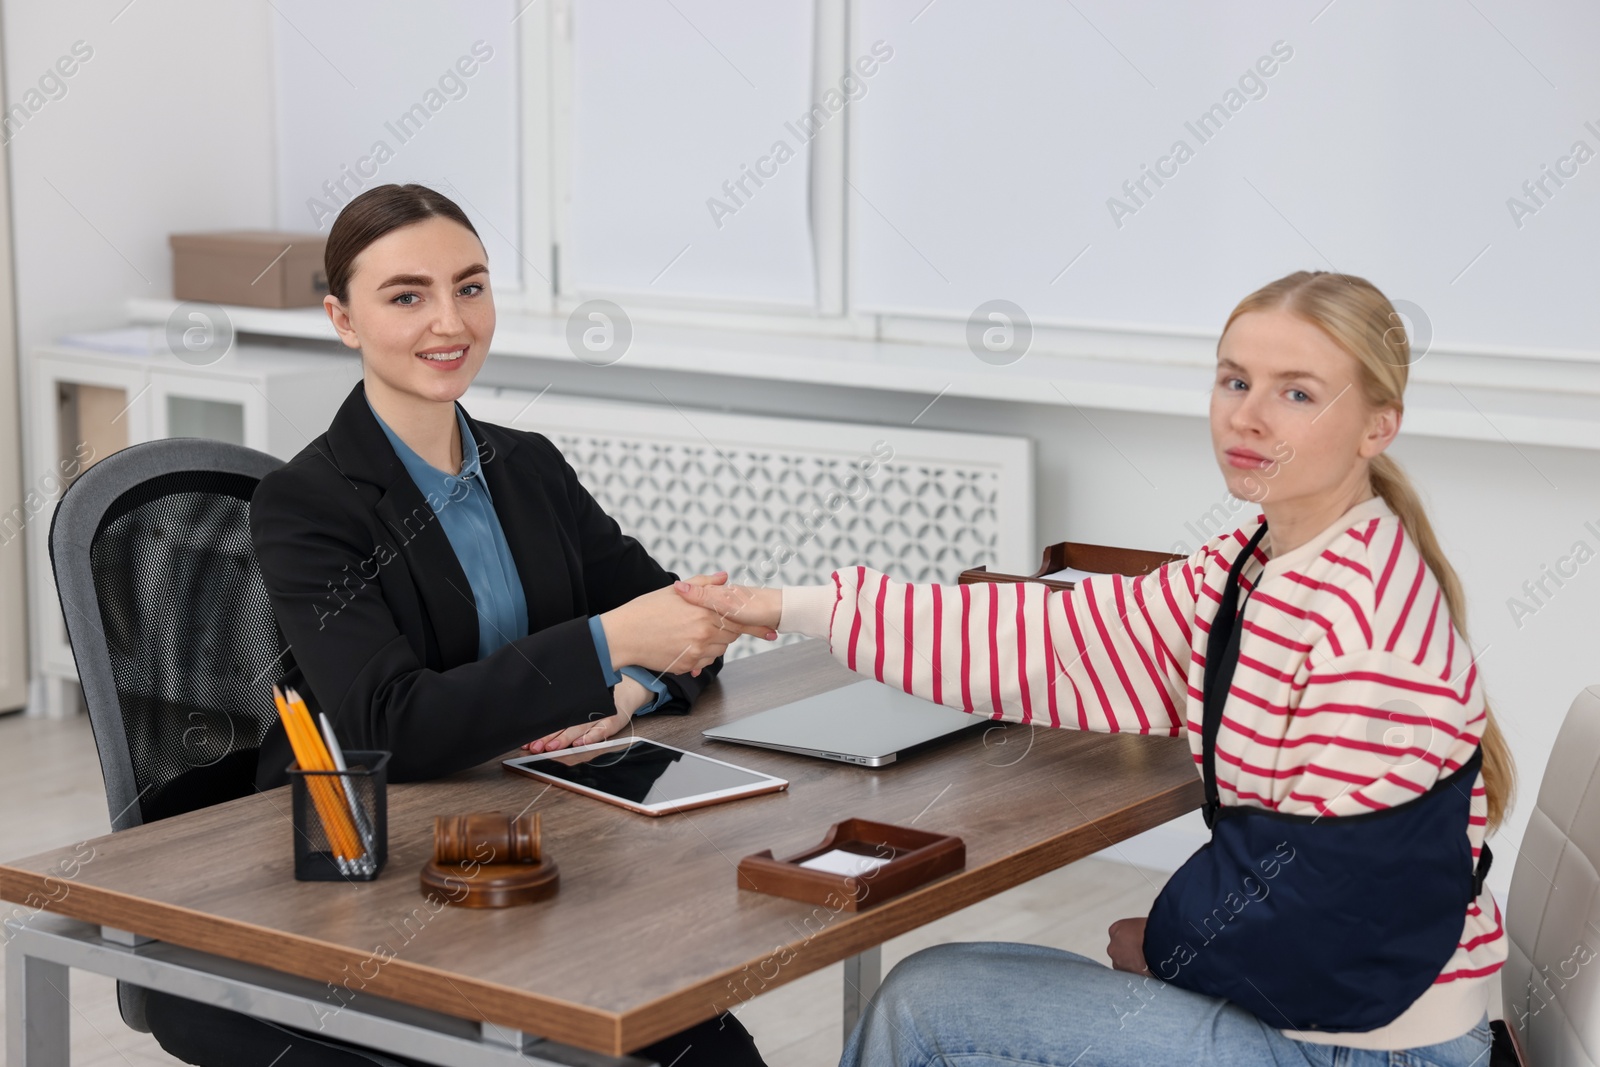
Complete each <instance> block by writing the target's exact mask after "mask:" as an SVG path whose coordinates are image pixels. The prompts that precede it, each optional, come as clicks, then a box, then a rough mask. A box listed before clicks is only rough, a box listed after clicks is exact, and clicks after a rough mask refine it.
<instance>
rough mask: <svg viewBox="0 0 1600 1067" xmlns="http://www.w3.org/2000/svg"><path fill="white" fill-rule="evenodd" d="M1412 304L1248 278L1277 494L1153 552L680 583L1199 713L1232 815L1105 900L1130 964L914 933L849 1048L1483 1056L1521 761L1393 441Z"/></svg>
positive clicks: (970, 698)
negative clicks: (1105, 568) (954, 581)
mask: <svg viewBox="0 0 1600 1067" xmlns="http://www.w3.org/2000/svg"><path fill="white" fill-rule="evenodd" d="M1399 323H1400V320H1399V317H1398V316H1397V315H1396V314H1395V312H1394V308H1393V307H1392V306H1391V304H1390V302H1389V301H1388V300H1387V299H1386V298H1385V297H1384V296H1383V294H1382V293H1380V292H1379V291H1378V290H1377V289H1376V288H1374V287H1373V286H1372V285H1371V284H1370V283H1368V282H1367V281H1365V280H1364V279H1361V278H1357V277H1352V276H1348V275H1340V274H1332V273H1326V272H1315V273H1306V272H1301V273H1297V274H1292V275H1289V276H1288V277H1285V278H1282V279H1279V280H1278V281H1276V282H1273V283H1272V284H1270V285H1267V286H1265V287H1264V288H1262V289H1260V290H1258V291H1257V292H1254V293H1252V294H1250V295H1249V296H1248V297H1246V298H1245V299H1244V300H1243V301H1241V302H1240V304H1239V306H1238V307H1236V308H1235V309H1234V311H1233V313H1232V314H1231V315H1230V316H1229V317H1228V321H1227V323H1226V325H1225V326H1224V328H1223V332H1222V337H1221V339H1220V341H1219V343H1218V348H1217V373H1216V381H1215V386H1214V389H1213V393H1212V400H1211V439H1212V448H1213V450H1214V452H1215V455H1216V459H1217V462H1218V464H1219V465H1220V467H1221V469H1222V473H1223V477H1224V478H1225V479H1226V481H1227V484H1228V489H1229V491H1230V492H1231V493H1232V494H1233V495H1234V496H1236V497H1239V498H1241V499H1247V498H1248V499H1258V502H1259V505H1260V508H1259V510H1260V514H1258V515H1257V516H1256V518H1255V519H1254V520H1253V521H1251V522H1249V523H1246V524H1245V525H1243V526H1241V527H1240V528H1239V529H1237V530H1234V531H1232V532H1231V533H1227V534H1223V535H1219V536H1218V537H1215V538H1213V539H1212V540H1211V541H1210V542H1208V543H1207V544H1205V545H1203V546H1201V548H1200V549H1199V551H1197V552H1195V553H1194V555H1192V556H1190V557H1189V558H1187V559H1184V560H1181V561H1178V562H1174V563H1172V564H1170V565H1168V566H1166V567H1165V568H1162V569H1160V570H1157V571H1155V572H1153V573H1151V574H1148V575H1144V576H1140V577H1126V576H1121V575H1108V576H1104V577H1094V578H1090V579H1087V580H1085V581H1083V582H1080V583H1079V584H1078V585H1077V586H1076V588H1074V589H1073V590H1072V591H1070V592H1053V591H1048V590H1045V589H1043V588H1041V587H1039V586H1037V585H1028V584H1017V585H973V586H959V587H956V586H936V585H908V584H904V583H901V582H897V581H894V580H892V579H890V578H888V577H887V576H885V575H884V574H882V573H880V572H878V571H875V570H872V569H870V568H866V567H855V568H851V569H848V570H841V571H836V572H834V574H833V576H832V582H831V583H830V584H828V585H823V586H810V587H787V588H784V589H782V590H781V591H780V590H777V589H747V588H740V587H731V586H723V587H713V586H693V585H690V584H688V583H681V582H680V583H678V585H677V588H678V591H679V593H680V594H681V595H682V596H684V597H685V598H686V599H688V600H689V601H690V602H692V603H696V604H699V605H702V606H706V607H711V608H714V609H716V610H719V611H723V612H726V613H728V614H730V615H731V616H732V617H733V618H735V619H736V620H738V621H740V622H742V623H745V624H754V625H775V626H776V627H777V628H778V629H779V630H780V631H789V632H799V633H805V634H809V635H812V636H815V637H819V638H825V639H827V640H828V642H829V647H830V648H831V650H832V652H833V655H834V656H835V657H836V658H837V659H839V660H840V661H841V662H843V663H844V664H845V665H846V666H849V667H850V668H851V669H853V670H856V671H860V672H862V673H865V674H868V675H871V676H874V677H876V678H877V679H878V680H880V681H882V682H885V683H887V684H891V685H896V686H901V687H903V688H904V689H906V690H907V691H909V692H911V693H914V694H915V695H917V696H921V697H924V698H926V699H928V700H931V701H935V702H938V703H942V704H947V705H950V706H952V707H959V708H963V709H964V710H967V711H971V712H974V713H978V714H984V715H988V716H992V717H994V718H997V719H1005V720H1009V721H1015V722H1025V723H1026V722H1033V723H1039V724H1045V725H1050V726H1060V727H1065V728H1077V729H1084V730H1101V731H1132V732H1138V733H1148V734H1156V735H1160V736H1173V735H1181V734H1187V736H1188V738H1189V744H1190V748H1191V750H1192V751H1193V753H1194V758H1195V763H1196V768H1197V770H1198V771H1199V772H1200V773H1201V775H1202V777H1203V778H1204V779H1205V782H1206V793H1207V798H1208V802H1207V805H1206V812H1205V814H1206V817H1207V823H1208V825H1210V826H1211V828H1212V840H1211V842H1210V843H1208V844H1207V845H1206V846H1205V847H1203V848H1202V849H1200V850H1199V851H1198V852H1196V854H1195V855H1194V856H1193V857H1192V858H1191V859H1190V860H1189V861H1188V862H1187V863H1186V864H1185V865H1184V866H1183V868H1182V869H1180V870H1179V871H1178V872H1177V873H1175V874H1174V875H1173V877H1172V879H1171V880H1170V881H1169V882H1168V884H1167V885H1166V887H1165V888H1164V889H1163V890H1162V893H1161V895H1160V897H1159V899H1158V900H1157V902H1156V905H1155V907H1154V908H1153V909H1152V910H1151V913H1150V914H1149V915H1148V916H1146V917H1144V918H1135V919H1124V920H1121V921H1119V922H1117V923H1116V924H1114V925H1113V926H1112V927H1111V931H1110V945H1109V947H1108V950H1107V952H1108V955H1109V956H1110V958H1111V961H1112V964H1113V966H1114V967H1115V968H1116V969H1115V970H1112V969H1108V968H1106V967H1105V966H1103V965H1102V964H1099V963H1097V962H1094V961H1092V960H1089V959H1087V958H1085V957H1082V956H1078V955H1075V954H1073V953H1069V952H1061V951H1057V950H1055V949H1048V948H1043V947H1039V946H1030V945H1011V944H954V945H942V946H939V947H937V948H933V949H929V950H927V951H924V952H920V953H917V954H916V955H914V956H912V957H910V958H909V959H907V960H905V961H904V962H902V963H901V964H900V965H899V966H898V967H896V968H895V969H894V971H893V972H892V973H891V974H890V975H889V977H888V979H887V980H886V981H885V983H884V985H883V987H882V988H881V989H880V991H879V993H878V995H877V997H876V998H875V1000H874V1002H873V1006H872V1009H871V1010H870V1011H869V1012H868V1013H867V1014H866V1016H865V1017H864V1018H863V1019H862V1022H861V1025H860V1026H859V1027H858V1028H857V1029H856V1032H855V1034H854V1036H853V1037H852V1039H851V1041H850V1043H849V1046H848V1047H847V1048H846V1050H845V1055H844V1060H843V1062H844V1063H845V1064H857V1063H871V1064H875V1065H877V1064H889V1063H895V1064H923V1063H944V1062H960V1063H962V1064H964V1065H976V1064H987V1063H1018V1062H1025V1063H1036V1064H1062V1065H1065V1064H1077V1065H1079V1067H1089V1065H1091V1064H1151V1063H1176V1062H1185V1063H1195V1064H1332V1063H1339V1064H1352V1065H1358V1064H1374V1065H1375V1064H1388V1063H1393V1062H1405V1063H1415V1064H1437V1065H1439V1067H1456V1065H1461V1067H1465V1065H1467V1064H1479V1065H1482V1064H1484V1063H1487V1061H1488V1048H1489V1030H1488V1023H1487V1015H1486V1011H1487V1007H1488V1001H1489V990H1490V982H1491V979H1492V976H1493V974H1494V972H1495V971H1497V970H1498V969H1499V968H1500V966H1501V965H1502V963H1503V962H1504V960H1505V956H1506V936H1505V932H1504V930H1503V928H1502V925H1501V921H1500V913H1499V909H1498V908H1497V907H1496V904H1495V901H1494V897H1493V895H1492V894H1491V893H1490V892H1489V891H1488V890H1487V889H1486V888H1485V887H1484V885H1483V875H1484V874H1485V873H1486V872H1487V868H1488V861H1489V858H1490V857H1489V852H1488V849H1487V848H1486V847H1485V846H1484V837H1485V835H1486V833H1487V831H1488V830H1489V829H1490V828H1492V827H1494V826H1495V825H1497V824H1498V822H1499V820H1500V819H1501V817H1502V816H1503V814H1504V812H1505V810H1506V808H1507V806H1508V804H1509V802H1510V797H1511V793H1512V788H1513V769H1512V763H1511V759H1510V755H1509V752H1508V750H1507V748H1506V745H1505V742H1504V740H1503V739H1502V737H1501V735H1500V732H1499V730H1498V729H1497V728H1496V726H1495V722H1494V717H1493V716H1492V714H1491V713H1490V711H1489V709H1488V706H1487V705H1486V703H1485V698H1484V694H1483V687H1482V683H1481V679H1480V678H1479V674H1478V670H1477V667H1476V666H1475V665H1474V663H1473V655H1472V651H1471V649H1470V647H1469V646H1468V643H1467V639H1466V634H1465V630H1464V626H1463V624H1464V620H1465V617H1466V616H1465V604H1464V601H1463V598H1462V593H1461V588H1460V583H1459V582H1458V581H1457V579H1456V575H1455V572H1454V571H1453V570H1452V569H1451V567H1450V564H1449V562H1448V561H1447V560H1446V559H1445V558H1444V556H1443V554H1442V553H1441V552H1440V550H1439V546H1438V543H1437V541H1436V539H1435V537H1434V534H1433V531H1432V529H1431V527H1430V526H1429V523H1428V519H1427V516H1426V515H1425V514H1424V512H1423V509H1422V506H1421V504H1420V503H1419V501H1418V498H1417V495H1416V493H1415V492H1414V491H1413V490H1412V488H1411V486H1410V484H1409V483H1408V481H1407V479H1406V477H1405V475H1404V474H1403V473H1402V472H1401V470H1400V468H1399V467H1398V466H1397V465H1396V463H1395V462H1394V460H1392V459H1391V458H1389V457H1388V456H1387V455H1386V454H1385V450H1386V449H1387V448H1388V447H1389V445H1390V444H1391V443H1392V442H1393V440H1394V438H1395V434H1396V433H1397V432H1398V431H1399V429H1400V421H1401V416H1402V413H1403V410H1404V399H1403V398H1404V393H1405V385H1406V376H1407V370H1408V365H1409V362H1410V351H1409V347H1408V342H1407V340H1406V337H1405V331H1404V330H1403V329H1402V328H1400V325H1399ZM1263 477H1266V478H1270V479H1271V482H1270V487H1269V490H1268V491H1267V492H1266V494H1265V495H1264V496H1261V495H1260V494H1259V486H1260V485H1261V481H1260V479H1261V478H1263ZM1241 602H1242V607H1241V606H1240V605H1241ZM1119 972H1121V973H1119Z"/></svg>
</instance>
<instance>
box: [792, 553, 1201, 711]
mask: <svg viewBox="0 0 1600 1067" xmlns="http://www.w3.org/2000/svg"><path fill="white" fill-rule="evenodd" d="M1203 559H1204V556H1203V554H1202V553H1196V554H1195V555H1194V556H1191V557H1190V558H1189V559H1186V560H1177V561H1174V562H1173V563H1170V564H1168V565H1166V566H1165V567H1162V568H1160V569H1159V570H1155V571H1152V572H1151V573H1149V574H1146V575H1140V576H1137V577H1129V576H1126V575H1120V574H1107V575H1098V576H1096V577H1093V578H1088V579H1085V580H1084V581H1082V582H1079V583H1078V584H1077V586H1076V587H1075V588H1073V589H1072V590H1070V591H1065V592H1063V591H1059V590H1053V589H1049V588H1046V587H1045V586H1043V585H1039V584H1037V583H1032V582H1020V583H1015V584H1004V585H1001V584H993V583H987V582H983V583H977V584H973V585H914V584H909V583H905V582H898V581H895V580H894V579H892V578H890V577H889V576H888V575H886V574H883V573H882V572H881V571H876V570H873V569H871V568H869V567H852V568H849V569H847V570H839V571H834V572H833V575H832V579H833V580H832V584H831V585H818V586H786V587H785V588H784V590H783V612H782V618H781V620H780V622H779V627H778V628H779V629H780V630H786V631H789V632H798V633H805V634H809V635H811V636H813V637H825V638H827V639H828V647H829V649H830V650H831V651H832V653H833V655H834V657H835V658H836V659H838V660H839V661H840V662H842V663H843V664H844V665H845V666H847V667H849V668H850V669H851V670H853V671H857V672H859V673H861V674H865V675H868V676H870V677H873V678H876V679H877V680H878V681H880V682H884V683H885V684H888V685H894V686H899V687H900V688H902V689H904V690H905V691H906V692H908V693H911V694H913V695H915V696H919V697H922V698H923V699H925V700H931V701H933V702H935V703H938V704H944V705H947V706H949V707H952V708H959V709H960V710H962V711H969V712H974V713H977V714H982V715H987V716H989V717H991V718H995V719H1004V720H1006V721H1009V722H1020V723H1033V722H1036V723H1039V724H1040V725H1048V726H1064V727H1069V728H1077V729H1083V730H1098V731H1102V732H1108V733H1109V732H1117V731H1125V732H1130V733H1151V734H1159V735H1163V736H1177V735H1178V734H1180V733H1181V732H1182V730H1183V723H1184V705H1185V701H1186V699H1187V695H1188V682H1187V679H1188V671H1189V659H1190V652H1191V641H1192V636H1193V628H1194V612H1195V598H1196V594H1197V593H1198V592H1199V590H1200V587H1201V582H1202V579H1201V574H1200V570H1199V568H1200V566H1201V564H1202V562H1203Z"/></svg>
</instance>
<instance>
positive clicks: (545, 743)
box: [522, 675, 655, 752]
mask: <svg viewBox="0 0 1600 1067" xmlns="http://www.w3.org/2000/svg"><path fill="white" fill-rule="evenodd" d="M653 699H655V694H654V693H652V692H651V691H650V690H648V689H646V688H645V687H644V686H642V685H640V684H639V683H638V682H636V681H634V680H633V679H632V678H629V677H628V676H627V675H623V676H622V681H620V682H618V683H617V684H616V685H615V686H613V687H612V690H611V702H612V704H613V706H615V708H616V709H617V713H616V714H615V715H607V716H606V717H605V718H603V719H598V720H596V721H595V722H586V723H581V724H579V725H577V726H569V727H567V728H566V729H565V730H557V731H556V732H555V733H553V734H546V735H545V736H544V737H541V738H539V740H537V741H529V742H528V743H527V744H525V745H523V746H522V748H523V751H525V752H555V751H557V750H558V749H563V748H572V747H574V746H577V745H592V744H595V743H596V742H599V741H604V740H605V739H606V738H608V737H612V736H615V735H616V734H617V733H619V732H621V730H622V729H623V727H625V726H627V725H628V723H630V722H632V721H633V713H634V712H636V711H638V710H639V709H640V708H642V707H644V706H645V705H646V704H648V703H650V701H651V700H653Z"/></svg>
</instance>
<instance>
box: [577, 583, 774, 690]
mask: <svg viewBox="0 0 1600 1067" xmlns="http://www.w3.org/2000/svg"><path fill="white" fill-rule="evenodd" d="M727 580H728V575H727V573H726V572H723V571H719V572H717V573H716V574H713V575H704V574H697V575H695V576H694V577H693V578H691V579H689V581H688V582H687V583H682V582H680V583H677V584H679V585H684V584H687V585H688V586H689V587H690V588H709V587H711V586H714V585H719V584H721V583H723V582H726V581H727ZM600 625H601V626H603V627H604V628H605V631H606V644H607V645H609V646H610V648H611V661H612V663H611V665H612V666H613V667H622V666H626V665H627V664H630V663H631V664H634V665H636V666H640V667H644V668H647V669H649V670H652V671H659V672H660V673H662V674H668V673H680V672H683V671H689V672H690V673H692V674H696V675H698V674H699V673H700V669H701V668H702V667H705V666H706V665H707V664H709V663H711V662H712V661H713V660H715V659H716V658H717V657H718V656H720V655H722V653H723V652H724V651H725V650H726V649H727V647H728V645H730V644H732V643H733V641H734V640H736V639H737V638H738V637H739V636H740V635H741V634H752V635H754V636H756V637H760V638H764V639H765V640H768V641H771V640H774V639H775V638H777V636H778V635H777V633H775V632H774V631H773V629H772V627H771V626H761V625H751V624H748V623H742V622H739V621H738V620H735V619H729V618H725V617H723V616H721V615H719V614H717V613H716V612H714V611H711V610H709V609H708V608H703V607H698V606H696V605H694V604H691V603H689V602H688V601H687V600H685V599H684V598H683V597H682V596H680V595H679V594H678V592H677V591H676V590H675V589H674V587H673V586H663V587H662V588H660V589H657V590H655V591H653V592H649V593H646V594H644V595H643V596H639V597H635V598H634V599H632V600H630V601H628V602H627V603H626V604H624V605H622V606H621V607H619V608H612V609H611V610H610V611H607V612H605V613H603V614H602V615H601V616H600Z"/></svg>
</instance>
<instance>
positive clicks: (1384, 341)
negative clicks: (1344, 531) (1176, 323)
mask: <svg viewBox="0 0 1600 1067" xmlns="http://www.w3.org/2000/svg"><path fill="white" fill-rule="evenodd" d="M1274 308H1276V309H1282V310H1285V311H1289V312H1291V313H1292V314H1295V315H1298V316H1300V317H1301V318H1304V319H1306V320H1307V321H1309V322H1311V323H1312V324H1313V325H1315V326H1317V327H1319V328H1320V329H1321V330H1322V331H1323V332H1324V333H1326V334H1328V336H1329V337H1331V338H1333V340H1334V341H1335V342H1336V343H1337V344H1338V345H1339V347H1341V348H1343V349H1344V350H1345V351H1346V352H1348V353H1350V355H1351V356H1353V357H1355V360H1356V365H1357V367H1358V380H1359V381H1360V383H1361V387H1362V391H1363V392H1364V393H1365V394H1366V398H1367V401H1368V403H1369V404H1370V405H1371V406H1372V407H1374V408H1384V407H1393V408H1394V409H1395V410H1396V411H1400V412H1402V413H1403V412H1404V410H1405V388H1406V380H1407V377H1408V372H1409V370H1410V365H1411V348H1410V342H1409V340H1408V339H1407V337H1406V332H1405V329H1404V328H1403V325H1402V323H1401V319H1400V316H1399V314H1397V313H1396V312H1395V310H1394V306H1393V305H1392V304H1390V303H1389V300H1388V298H1387V297H1385V296H1384V295H1383V293H1381V292H1379V291H1378V288H1377V287H1376V286H1374V285H1373V284H1372V283H1371V282H1369V281H1367V280H1366V279H1365V278H1358V277H1356V276H1354V275H1350V274H1334V273H1331V272H1329V271H1298V272H1296V273H1294V274H1290V275H1288V276H1287V277H1284V278H1280V279H1278V280H1277V281H1275V282H1272V283H1271V284H1269V285H1266V286H1263V287H1262V288H1260V289H1258V290H1256V291H1255V292H1254V293H1251V294H1250V295H1249V296H1247V297H1245V298H1244V299H1243V300H1241V301H1240V302H1239V306H1238V307H1236V308H1234V310H1233V314H1231V315H1229V316H1228V322H1227V324H1226V325H1224V326H1223V332H1224V333H1226V332H1227V328H1228V326H1230V325H1232V324H1233V320H1234V319H1236V318H1238V317H1239V316H1240V315H1242V314H1244V313H1245V312H1247V311H1265V310H1269V309H1274ZM1368 477H1369V478H1370V479H1371V482H1372V491H1373V492H1374V493H1376V494H1377V495H1378V496H1381V497H1382V498H1383V500H1384V503H1386V504H1388V505H1389V510H1390V511H1393V512H1394V513H1395V515H1396V516H1398V517H1399V519H1400V524H1401V525H1402V526H1403V527H1405V531H1406V535H1407V536H1408V537H1410V538H1411V540H1412V542H1413V543H1414V544H1415V545H1416V546H1417V550H1418V551H1419V552H1421V553H1422V559H1423V562H1425V563H1426V564H1427V565H1428V570H1429V571H1431V572H1432V573H1433V577H1434V580H1435V581H1437V582H1438V583H1439V589H1440V591H1441V592H1442V593H1443V594H1444V600H1445V605H1446V606H1447V607H1448V608H1449V609H1450V621H1451V623H1452V624H1453V625H1454V626H1455V629H1456V632H1457V633H1459V634H1460V635H1461V640H1462V641H1463V642H1464V643H1466V645H1467V648H1468V649H1469V650H1470V648H1471V642H1470V641H1468V640H1467V629H1466V619H1467V601H1466V596H1465V595H1464V594H1463V593H1462V591H1461V580H1460V579H1459V578H1458V577H1456V572H1455V568H1453V567H1451V566H1450V561H1449V560H1447V559H1446V558H1445V555H1444V552H1443V551H1441V550H1440V548H1439V540H1438V538H1437V537H1435V536H1434V532H1433V525H1432V523H1430V522H1429V521H1428V515H1427V512H1426V510H1424V508H1423V506H1422V500H1421V499H1420V498H1419V497H1418V496H1417V492H1416V490H1415V489H1414V488H1413V487H1412V485H1411V480H1410V479H1409V478H1407V477H1406V474H1405V471H1403V470H1401V469H1400V464H1399V463H1397V462H1395V460H1394V459H1393V458H1391V457H1390V456H1389V455H1388V454H1387V453H1380V454H1379V455H1377V456H1375V457H1374V458H1373V459H1372V460H1370V461H1369V467H1368ZM1484 716H1485V718H1484V724H1483V734H1482V737H1481V739H1480V741H1479V744H1480V745H1481V746H1482V748H1483V784H1484V789H1485V791H1486V792H1487V794H1488V802H1489V829H1491V830H1493V829H1494V828H1496V827H1497V826H1499V825H1500V821H1501V820H1502V819H1504V818H1505V815H1506V812H1508V811H1510V810H1511V800H1512V797H1513V796H1514V795H1515V793H1516V764H1515V763H1514V762H1513V760H1512V758H1511V748H1510V746H1509V745H1507V744H1506V740H1505V736H1504V735H1503V734H1502V733H1501V732H1500V726H1499V724H1498V723H1497V722H1495V717H1494V712H1493V711H1492V710H1490V708H1489V706H1488V703H1487V701H1485V704H1484Z"/></svg>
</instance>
